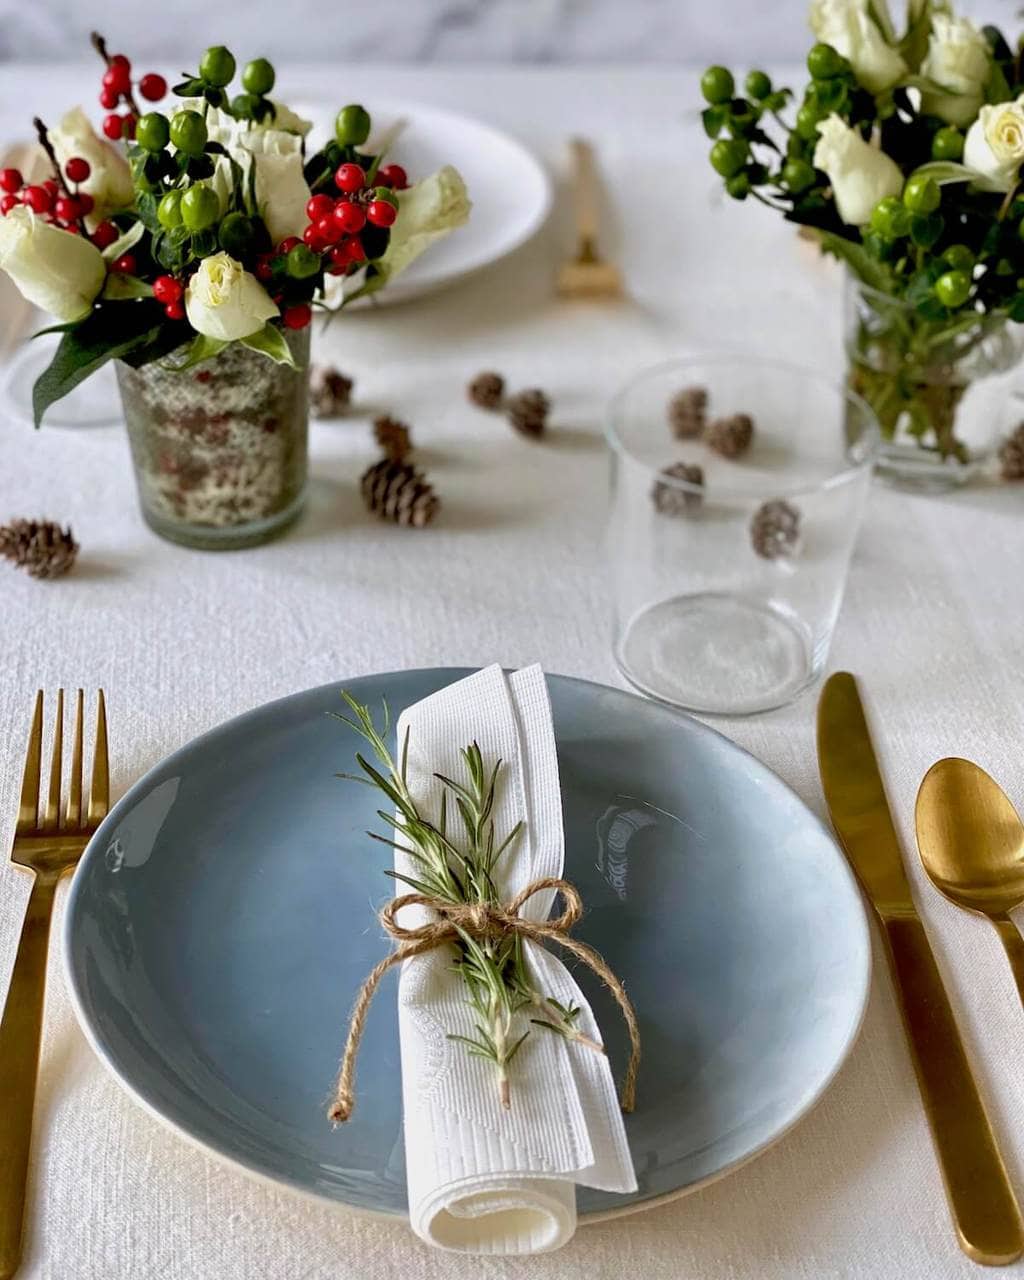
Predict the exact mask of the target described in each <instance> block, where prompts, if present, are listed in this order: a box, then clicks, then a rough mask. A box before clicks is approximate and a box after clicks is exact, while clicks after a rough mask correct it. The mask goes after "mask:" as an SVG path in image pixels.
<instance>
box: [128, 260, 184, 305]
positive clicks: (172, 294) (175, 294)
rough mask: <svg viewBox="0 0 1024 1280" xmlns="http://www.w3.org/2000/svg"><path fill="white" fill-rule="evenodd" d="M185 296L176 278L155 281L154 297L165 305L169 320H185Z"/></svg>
mask: <svg viewBox="0 0 1024 1280" xmlns="http://www.w3.org/2000/svg"><path fill="white" fill-rule="evenodd" d="M128 256H130V255H128V254H125V257H128ZM118 261H120V259H118ZM184 296H185V286H184V285H183V284H182V283H181V281H180V280H176V279H175V278H174V276H157V278H156V279H155V280H154V281H153V297H154V298H156V300H157V302H162V303H163V306H164V311H165V312H166V313H167V318H168V320H184V319H185V307H184V304H183V303H182V298H183V297H184Z"/></svg>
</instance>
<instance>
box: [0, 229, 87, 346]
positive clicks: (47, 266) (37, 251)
mask: <svg viewBox="0 0 1024 1280" xmlns="http://www.w3.org/2000/svg"><path fill="white" fill-rule="evenodd" d="M0 269H2V270H4V271H6V272H7V274H8V275H9V276H10V277H11V279H12V280H13V281H14V283H15V284H16V285H17V286H18V289H19V290H20V291H21V293H22V294H24V296H25V297H26V298H27V299H28V300H29V302H31V303H34V304H35V306H37V307H41V308H42V310H43V311H48V312H50V314H51V315H54V316H56V317H57V319H58V320H60V321H62V322H65V321H69V320H81V319H82V318H83V317H84V316H86V315H88V313H89V311H90V309H91V307H92V303H93V299H94V298H95V297H96V295H97V294H98V293H99V291H100V290H101V289H102V288H103V283H104V281H105V280H106V278H107V268H106V264H105V263H104V261H103V255H102V254H101V253H100V251H99V249H97V248H96V246H95V245H94V244H93V243H92V241H91V240H86V239H85V238H84V237H83V236H80V235H75V234H73V233H72V232H69V231H62V230H61V229H60V228H59V227H54V226H51V225H50V224H49V223H46V222H44V221H43V220H42V218H37V217H36V215H35V214H34V213H33V212H32V210H31V209H28V208H26V206H25V205H16V206H15V207H14V208H13V209H12V210H11V211H10V213H8V214H7V216H6V217H0Z"/></svg>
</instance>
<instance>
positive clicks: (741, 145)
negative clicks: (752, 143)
mask: <svg viewBox="0 0 1024 1280" xmlns="http://www.w3.org/2000/svg"><path fill="white" fill-rule="evenodd" d="M746 163H747V144H746V143H745V142H741V141H740V139H739V138H721V139H719V141H718V142H716V143H715V145H714V146H713V147H712V148H711V167H712V169H714V170H715V172H716V173H720V174H721V175H722V177H723V178H731V177H732V176H733V174H736V173H739V171H740V170H741V169H742V168H743V166H744V165H745V164H746Z"/></svg>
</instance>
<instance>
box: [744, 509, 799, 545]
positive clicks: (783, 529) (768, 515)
mask: <svg viewBox="0 0 1024 1280" xmlns="http://www.w3.org/2000/svg"><path fill="white" fill-rule="evenodd" d="M750 541H751V543H752V544H753V547H754V550H755V551H756V552H757V554H758V555H759V556H763V557H764V558H765V559H766V560H778V559H779V558H780V557H783V556H791V555H794V554H795V553H796V549H797V544H798V542H799V541H800V512H799V511H797V509H796V507H793V506H791V505H790V504H789V503H788V502H784V501H783V500H782V499H781V498H775V499H773V500H772V501H771V502H766V503H764V504H763V505H762V506H760V507H758V509H757V510H756V511H755V512H754V518H753V520H751V522H750Z"/></svg>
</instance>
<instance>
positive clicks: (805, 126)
mask: <svg viewBox="0 0 1024 1280" xmlns="http://www.w3.org/2000/svg"><path fill="white" fill-rule="evenodd" d="M820 120H821V114H820V112H819V111H818V108H817V107H815V106H813V105H812V104H811V103H809V102H805V103H804V105H803V106H802V107H801V108H800V110H799V111H798V112H797V113H796V131H797V133H798V134H799V135H800V137H801V138H815V137H817V135H818V123H819V121H820Z"/></svg>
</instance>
